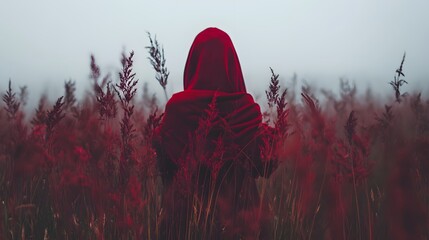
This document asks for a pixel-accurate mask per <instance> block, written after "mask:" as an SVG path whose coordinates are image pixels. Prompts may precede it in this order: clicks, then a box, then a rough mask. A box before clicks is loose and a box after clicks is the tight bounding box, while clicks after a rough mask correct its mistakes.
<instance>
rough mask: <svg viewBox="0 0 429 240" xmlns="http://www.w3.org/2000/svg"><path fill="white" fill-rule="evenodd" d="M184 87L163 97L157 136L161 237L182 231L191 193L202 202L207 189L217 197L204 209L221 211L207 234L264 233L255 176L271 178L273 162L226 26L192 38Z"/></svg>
mask: <svg viewBox="0 0 429 240" xmlns="http://www.w3.org/2000/svg"><path fill="white" fill-rule="evenodd" d="M183 86H184V91H182V92H179V93H176V94H174V95H173V96H172V97H171V99H170V100H169V101H168V103H167V105H166V107H165V115H164V118H163V121H162V123H161V125H160V127H159V128H158V129H157V130H156V136H155V140H154V146H155V149H156V151H157V155H158V166H159V170H160V172H161V176H162V180H163V183H164V187H165V189H166V190H165V191H166V192H165V194H164V200H163V208H164V211H165V219H164V224H166V225H164V227H166V226H167V225H168V227H167V228H168V229H166V231H168V232H169V234H168V235H166V236H171V237H174V236H175V237H177V236H184V235H183V234H185V232H186V229H189V228H187V227H186V226H184V225H183V224H185V222H189V218H190V215H189V214H187V212H186V211H187V210H189V208H191V206H190V205H189V204H191V203H190V200H189V198H190V197H191V196H197V198H199V199H200V200H201V202H203V203H207V202H209V196H212V195H210V191H211V190H214V191H215V192H216V193H217V195H216V201H214V202H215V203H213V204H212V206H209V208H211V209H213V212H218V213H219V214H215V215H216V216H214V218H215V224H216V226H215V227H213V228H212V230H213V231H211V232H212V233H213V234H210V236H211V237H213V238H217V237H222V238H228V237H231V238H235V237H240V236H241V237H243V236H244V235H243V234H250V235H253V236H255V234H256V235H257V234H259V232H260V231H261V229H260V225H261V224H260V223H259V221H260V220H261V213H260V211H259V212H257V211H256V209H257V208H258V209H259V210H260V200H259V194H258V191H257V189H256V184H255V181H254V177H257V176H266V177H267V176H269V175H270V174H271V172H272V170H274V168H275V167H274V166H275V164H273V163H274V161H269V162H264V161H262V160H261V148H262V145H263V144H264V141H263V138H264V137H267V134H269V133H268V132H267V131H265V130H266V129H268V127H267V126H266V125H264V124H262V116H261V111H260V108H259V105H258V104H257V103H255V102H254V100H253V97H252V96H251V95H250V94H248V93H247V92H246V87H245V84H244V79H243V74H242V72H241V67H240V63H239V60H238V56H237V53H236V52H235V49H234V46H233V44H232V41H231V39H230V38H229V36H228V35H227V34H226V33H225V32H223V31H221V30H219V29H217V28H207V29H205V30H204V31H202V32H201V33H199V34H198V35H197V36H196V38H195V40H194V42H193V44H192V47H191V49H190V51H189V55H188V59H187V61H186V66H185V71H184V78H183ZM213 182H214V188H211V190H209V188H210V186H213V185H210V183H213ZM187 197H188V199H187ZM183 199H187V200H183ZM211 202H213V201H211ZM252 211H255V212H252ZM249 214H250V215H249ZM246 218H247V219H246ZM255 219H257V220H255ZM248 221H251V222H252V221H253V223H250V222H248ZM255 221H258V222H257V223H255ZM179 222H180V223H179ZM249 226H250V228H252V229H249ZM170 234H171V235H170ZM216 234H217V235H216ZM206 237H207V236H206ZM166 238H168V237H166ZM209 238H210V237H209Z"/></svg>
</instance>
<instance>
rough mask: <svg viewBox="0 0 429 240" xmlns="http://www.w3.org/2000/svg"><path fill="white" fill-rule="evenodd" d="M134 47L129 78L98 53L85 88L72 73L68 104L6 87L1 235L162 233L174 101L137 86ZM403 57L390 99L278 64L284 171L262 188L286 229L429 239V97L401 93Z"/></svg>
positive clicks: (271, 80) (157, 61)
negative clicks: (314, 79) (308, 77)
mask: <svg viewBox="0 0 429 240" xmlns="http://www.w3.org/2000/svg"><path fill="white" fill-rule="evenodd" d="M148 50H149V54H150V57H149V59H150V60H151V63H152V65H153V66H154V69H155V71H156V77H155V78H156V80H158V81H159V83H160V84H161V86H162V87H163V88H164V91H165V86H166V85H167V79H168V71H167V69H166V67H165V58H164V51H163V49H161V48H160V47H159V45H158V43H157V41H156V40H155V41H153V42H152V41H151V46H149V47H148ZM133 55H134V53H132V52H131V53H130V54H123V57H122V59H121V64H122V71H121V72H120V73H119V74H118V75H117V77H112V76H111V75H108V74H106V75H102V74H101V73H100V68H99V66H98V65H97V63H96V60H95V58H94V57H93V56H91V65H90V66H89V69H90V70H89V71H90V79H89V80H90V81H91V85H92V89H90V91H88V94H87V95H86V96H85V97H84V98H83V99H76V94H75V82H73V81H67V82H65V84H64V94H61V96H58V97H59V98H58V100H57V101H56V102H54V103H50V102H49V101H48V100H47V98H46V96H42V97H41V98H40V101H39V104H38V107H37V109H35V110H34V111H32V112H24V111H23V110H22V109H23V106H24V105H25V104H26V102H27V96H28V92H27V91H28V90H27V89H26V88H25V87H22V88H20V89H19V90H16V88H15V86H13V82H9V87H8V89H2V90H1V94H2V98H3V106H2V108H1V109H0V239H158V237H159V235H160V232H159V231H160V230H159V223H160V218H161V217H162V214H163V211H162V207H161V199H162V197H163V188H162V184H161V181H160V176H159V171H158V169H157V164H156V153H155V151H154V149H153V147H152V144H151V143H152V135H153V130H154V129H155V128H156V127H157V126H158V125H159V123H160V121H161V120H162V108H163V107H162V106H158V105H157V99H156V97H155V96H153V95H151V94H149V90H148V89H147V87H146V85H145V87H144V88H143V89H141V90H142V92H143V94H140V90H138V89H137V87H136V86H137V81H138V80H137V78H136V76H135V73H134V72H133V69H132V68H133ZM404 59H405V55H404V58H403V59H402V62H398V66H399V68H398V69H396V72H394V71H395V69H392V73H393V72H394V73H395V76H394V78H393V79H392V81H391V82H390V85H388V84H386V88H392V89H393V91H392V98H391V99H392V100H391V101H386V102H379V101H378V100H375V98H374V97H373V96H371V94H370V93H368V94H367V95H366V96H365V97H362V98H357V89H356V87H355V86H354V85H353V84H351V83H350V82H348V81H345V80H343V81H341V82H340V92H339V94H334V93H332V92H329V91H326V90H322V91H316V90H314V89H312V87H311V86H308V85H305V86H304V87H302V89H301V91H298V90H296V89H289V90H288V89H286V88H285V87H282V86H280V85H279V80H278V78H279V76H278V75H277V74H275V72H274V71H273V70H272V75H271V77H270V76H267V81H266V86H267V90H266V96H267V102H268V106H266V107H265V109H267V110H266V111H265V113H264V121H266V122H267V123H268V124H270V125H272V126H273V127H274V128H275V129H276V130H278V131H276V133H277V134H278V135H279V136H278V139H281V142H279V144H278V145H277V146H275V148H274V149H273V150H274V152H273V154H274V155H275V156H276V157H277V158H278V160H279V166H278V169H277V170H276V171H275V172H274V174H273V175H272V176H271V177H270V178H269V179H258V188H259V189H258V190H259V193H260V196H261V198H263V199H265V201H266V202H267V203H268V208H269V209H268V210H267V211H271V212H272V215H273V219H272V221H271V225H272V226H271V228H272V235H273V236H274V239H429V222H428V214H429V212H428V210H429V99H428V98H427V96H423V95H422V94H421V93H409V94H404V93H402V92H401V86H402V85H403V84H405V83H407V82H406V81H405V80H404V78H405V76H404V73H403V69H402V67H403V65H404ZM409 84H412V82H411V80H410V83H409ZM165 96H166V97H167V93H166V92H165ZM321 99H326V101H323V102H322V101H321ZM261 104H262V103H261ZM249 217H252V216H249ZM187 224H189V225H192V224H194V225H193V229H199V228H200V227H206V226H199V225H195V224H197V223H195V222H189V223H187ZM201 229H202V228H201ZM201 234H204V233H201V231H195V234H194V235H192V236H190V237H189V238H190V239H200V238H201V236H202V235H201Z"/></svg>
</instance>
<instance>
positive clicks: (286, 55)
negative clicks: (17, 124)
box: [0, 0, 429, 102]
mask: <svg viewBox="0 0 429 240" xmlns="http://www.w3.org/2000/svg"><path fill="white" fill-rule="evenodd" d="M161 2H162V3H161ZM428 10H429V1H424V0H422V1H397V0H383V1H381V0H380V1H374V0H360V1H340V0H325V1H226V0H224V1H216V2H215V3H201V2H200V1H141V0H140V1H101V0H97V1H93V0H91V1H54V0H52V1H43V0H42V1H5V0H2V2H1V4H0V91H1V93H2V94H3V93H4V92H5V90H6V87H7V82H8V80H9V78H11V79H12V84H13V87H14V89H15V90H17V89H18V87H19V86H23V85H27V86H29V88H30V99H31V100H32V101H33V102H36V101H37V100H38V98H39V97H40V94H41V93H42V92H47V93H48V94H49V96H50V98H51V99H56V98H57V97H59V96H61V95H62V94H63V88H62V86H63V84H64V81H65V80H68V79H72V80H75V81H76V82H77V88H78V91H79V92H80V93H82V92H84V90H85V89H89V81H88V75H89V62H90V58H89V56H90V54H91V53H93V54H94V55H95V57H96V60H97V62H98V64H99V65H100V67H101V70H102V75H104V74H107V73H108V72H110V73H112V74H113V76H114V80H115V81H116V80H117V72H118V71H119V69H120V55H121V52H122V51H123V50H125V51H126V52H129V51H131V50H134V51H135V62H134V63H135V67H134V70H135V72H136V73H137V77H138V78H139V80H140V83H142V82H148V83H149V87H150V91H153V92H156V93H157V96H159V98H160V99H162V100H163V95H162V92H161V90H162V89H161V87H160V86H159V84H158V83H157V82H156V80H155V79H154V71H153V70H152V68H151V66H150V64H149V62H148V60H147V56H148V54H147V50H146V49H145V48H144V47H145V46H147V45H148V44H149V41H148V38H147V34H146V31H149V32H151V33H152V34H153V35H155V34H156V36H157V39H158V40H159V41H160V42H161V43H162V44H163V46H164V48H165V53H166V58H167V67H168V68H169V70H170V72H171V74H170V78H169V83H168V85H167V91H168V94H169V95H170V96H171V95H172V94H173V93H174V92H177V91H180V90H182V75H183V68H184V64H185V61H186V57H187V54H188V51H189V48H190V46H191V44H192V41H193V39H194V38H195V36H196V35H197V34H198V33H199V32H200V31H201V30H203V29H205V28H206V27H211V26H214V27H218V28H220V29H222V30H224V31H225V32H227V33H228V34H229V35H230V37H231V39H232V41H233V43H234V45H235V47H236V50H237V53H238V55H239V59H240V62H241V66H242V69H243V73H244V77H245V81H246V85H247V88H248V90H249V91H250V92H251V93H253V94H254V95H263V94H264V92H263V90H264V89H265V88H266V87H267V84H268V81H269V78H270V70H269V67H272V68H273V69H274V70H275V71H276V72H277V73H279V74H280V76H281V81H282V83H283V84H288V83H290V79H291V77H292V76H293V74H294V73H296V74H297V75H298V79H299V80H303V79H305V80H306V81H308V82H310V83H313V84H316V85H317V86H318V87H320V88H332V89H334V90H336V89H338V82H339V78H340V77H345V78H348V79H350V80H351V81H355V82H356V84H357V85H358V88H359V89H360V91H361V92H364V91H365V88H367V87H368V86H372V88H373V92H375V93H381V94H386V93H393V92H390V91H391V89H390V86H389V85H388V84H387V83H388V82H389V81H391V80H393V76H394V72H395V69H396V68H398V67H399V64H400V61H401V58H402V55H403V53H404V51H406V53H407V57H406V60H405V64H404V72H405V79H406V80H407V81H408V82H409V83H410V84H409V85H407V86H405V87H404V89H405V90H407V91H411V92H412V91H414V90H422V91H426V92H427V90H428V84H427V83H428V82H429V47H428V46H427V44H428V43H429V17H428ZM139 91H140V89H139ZM140 93H141V91H140Z"/></svg>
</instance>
